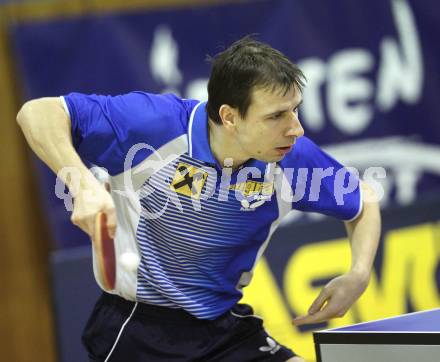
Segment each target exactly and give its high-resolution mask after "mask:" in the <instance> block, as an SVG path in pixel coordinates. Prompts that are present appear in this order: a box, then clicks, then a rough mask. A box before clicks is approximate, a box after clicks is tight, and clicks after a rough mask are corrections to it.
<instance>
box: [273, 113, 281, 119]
mask: <svg viewBox="0 0 440 362" xmlns="http://www.w3.org/2000/svg"><path fill="white" fill-rule="evenodd" d="M282 115H283V114H282V113H276V114H274V115H273V116H272V117H270V118H272V119H278V118H281V116H282Z"/></svg>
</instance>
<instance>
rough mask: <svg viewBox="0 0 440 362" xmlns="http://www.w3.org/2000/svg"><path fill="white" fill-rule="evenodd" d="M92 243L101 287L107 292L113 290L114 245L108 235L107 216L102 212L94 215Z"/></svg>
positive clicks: (114, 278) (114, 274)
mask: <svg viewBox="0 0 440 362" xmlns="http://www.w3.org/2000/svg"><path fill="white" fill-rule="evenodd" d="M92 241H93V248H94V252H95V260H96V262H97V266H98V274H99V276H100V281H101V283H102V287H103V288H104V289H105V290H107V291H111V290H114V289H115V283H116V256H115V244H114V242H113V239H112V238H111V237H110V235H109V233H108V230H107V215H106V214H104V213H103V212H99V213H98V214H97V215H96V218H95V230H94V234H93V240H92Z"/></svg>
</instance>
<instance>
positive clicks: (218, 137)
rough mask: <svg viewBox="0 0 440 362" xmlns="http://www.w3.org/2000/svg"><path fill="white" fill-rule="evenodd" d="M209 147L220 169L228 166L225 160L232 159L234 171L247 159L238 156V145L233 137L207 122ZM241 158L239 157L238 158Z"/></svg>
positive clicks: (211, 122) (214, 124)
mask: <svg viewBox="0 0 440 362" xmlns="http://www.w3.org/2000/svg"><path fill="white" fill-rule="evenodd" d="M208 134H209V146H210V147H211V152H212V154H213V155H214V157H215V159H216V160H217V162H218V163H219V164H220V166H221V167H224V166H228V167H229V163H228V162H225V160H228V159H232V161H233V164H232V168H233V169H236V168H238V167H240V166H241V165H242V164H244V163H245V162H246V161H247V160H248V158H243V156H242V155H240V151H239V145H238V143H237V141H236V140H235V138H234V137H233V135H231V134H229V133H228V132H227V131H226V130H225V128H224V127H223V126H221V125H218V124H216V123H214V122H213V121H212V120H209V121H208ZM240 156H241V157H240Z"/></svg>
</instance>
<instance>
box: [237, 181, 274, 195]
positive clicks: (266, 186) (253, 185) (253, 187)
mask: <svg viewBox="0 0 440 362" xmlns="http://www.w3.org/2000/svg"><path fill="white" fill-rule="evenodd" d="M229 189H230V190H238V191H240V192H241V193H242V194H243V195H244V196H250V195H254V194H260V195H264V196H269V195H272V194H273V191H274V185H273V182H258V181H252V180H248V181H246V182H240V183H238V184H235V185H231V186H229Z"/></svg>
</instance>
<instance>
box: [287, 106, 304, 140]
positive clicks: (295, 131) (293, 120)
mask: <svg viewBox="0 0 440 362" xmlns="http://www.w3.org/2000/svg"><path fill="white" fill-rule="evenodd" d="M286 136H290V137H292V136H294V137H297V138H298V137H301V136H304V128H303V127H302V125H301V122H300V121H299V118H298V115H297V114H296V113H295V112H292V113H291V114H290V117H289V128H288V130H287V133H286Z"/></svg>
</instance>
